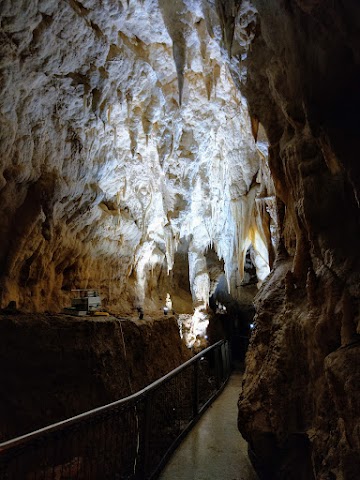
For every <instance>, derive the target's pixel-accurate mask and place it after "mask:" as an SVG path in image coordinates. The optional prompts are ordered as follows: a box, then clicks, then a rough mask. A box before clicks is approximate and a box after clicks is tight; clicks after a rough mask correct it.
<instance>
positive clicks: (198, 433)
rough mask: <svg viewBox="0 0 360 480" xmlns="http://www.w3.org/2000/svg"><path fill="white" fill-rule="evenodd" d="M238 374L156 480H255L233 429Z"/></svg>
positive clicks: (243, 442) (237, 393) (242, 446)
mask: <svg viewBox="0 0 360 480" xmlns="http://www.w3.org/2000/svg"><path fill="white" fill-rule="evenodd" d="M240 389H241V374H240V373H233V374H232V376H231V377H230V380H229V382H228V384H227V385H226V387H225V389H224V391H223V392H222V393H221V395H220V396H219V397H218V398H217V399H216V400H215V402H214V403H213V404H212V405H211V406H210V407H209V409H208V410H207V411H206V412H205V413H204V415H203V416H202V417H201V418H200V420H199V421H198V423H197V424H196V425H195V427H194V428H193V429H192V430H191V432H190V433H189V434H188V435H187V436H186V438H185V439H184V441H183V442H182V443H181V444H180V446H179V448H178V449H177V450H176V451H175V453H174V454H173V456H172V457H171V458H170V461H169V463H168V464H167V465H166V467H165V468H164V470H163V472H162V474H161V475H160V477H159V480H258V477H257V475H256V473H255V472H254V469H253V468H252V466H251V463H250V460H249V458H248V455H247V443H246V442H245V440H244V439H243V438H242V436H241V435H240V433H239V431H238V429H237V400H238V397H239V392H240Z"/></svg>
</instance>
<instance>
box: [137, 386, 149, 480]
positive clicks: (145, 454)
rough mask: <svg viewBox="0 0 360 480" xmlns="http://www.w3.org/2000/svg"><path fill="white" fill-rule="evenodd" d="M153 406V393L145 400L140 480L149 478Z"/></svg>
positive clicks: (139, 466) (139, 468) (139, 467)
mask: <svg viewBox="0 0 360 480" xmlns="http://www.w3.org/2000/svg"><path fill="white" fill-rule="evenodd" d="M151 406H152V392H149V394H148V395H146V397H145V398H144V420H143V432H142V433H141V432H139V434H140V438H142V441H141V444H140V456H139V462H138V468H137V469H136V478H137V479H138V480H144V479H145V478H147V473H148V471H147V470H148V465H149V447H150V429H151Z"/></svg>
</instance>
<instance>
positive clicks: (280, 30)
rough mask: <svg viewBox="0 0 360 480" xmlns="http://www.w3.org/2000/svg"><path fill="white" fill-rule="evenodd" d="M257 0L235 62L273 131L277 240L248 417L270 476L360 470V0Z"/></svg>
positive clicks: (259, 324) (347, 475)
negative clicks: (239, 64)
mask: <svg viewBox="0 0 360 480" xmlns="http://www.w3.org/2000/svg"><path fill="white" fill-rule="evenodd" d="M219 3H230V2H219ZM240 3H243V2H237V5H238V6H239V4H240ZM234 4H236V2H234ZM252 4H253V6H254V8H256V9H257V11H258V15H257V17H256V21H254V22H253V23H252V24H251V25H250V26H249V28H248V33H249V35H248V44H246V42H244V45H245V47H241V45H240V46H239V47H238V48H239V49H240V54H241V55H243V57H242V58H243V62H242V67H243V71H244V72H245V74H244V75H240V74H239V70H238V68H237V63H236V61H239V56H238V57H237V59H234V61H233V70H234V72H235V74H236V72H238V73H237V75H238V79H239V84H241V88H242V91H243V92H244V93H245V95H246V97H247V100H248V102H249V110H250V115H251V116H252V118H254V119H255V120H256V122H258V121H259V122H260V123H261V124H262V125H263V126H264V127H265V130H266V133H267V136H268V138H269V142H270V147H269V164H270V169H271V172H272V175H273V180H274V184H275V189H276V196H277V214H278V218H279V225H280V231H279V238H280V241H279V244H278V251H277V258H276V260H275V268H274V270H273V272H272V273H271V275H270V277H269V278H268V280H267V281H266V284H264V285H263V287H262V288H261V290H260V292H259V294H258V296H257V299H256V310H257V316H256V321H255V324H256V328H255V331H254V334H253V336H252V340H251V346H250V351H249V353H248V355H247V368H246V375H245V378H244V389H243V393H242V395H241V397H240V401H239V428H240V430H241V432H242V433H243V435H244V436H245V438H246V439H247V440H248V441H249V442H250V446H251V448H252V449H253V451H254V452H255V454H256V455H257V457H258V462H259V463H263V468H265V469H266V473H265V478H277V479H279V478H281V479H288V478H291V479H310V478H316V479H322V480H325V479H326V480H328V479H348V480H353V479H355V478H357V477H358V472H359V468H360V463H359V459H360V417H359V411H360V410H359V385H360V383H359V379H360V361H359V353H360V341H359V340H360V337H359V334H360V322H359V320H360V314H359V295H360V291H359V285H360V268H359V267H360V263H359V260H360V257H359V246H358V245H359V242H358V239H359V233H360V229H359V186H360V185H359V162H358V161H357V158H356V156H357V153H356V152H357V139H358V130H359V120H358V113H357V112H358V111H359V106H360V104H359V102H360V94H359V90H358V88H357V86H358V85H359V81H360V57H359V52H360V50H359V45H360V43H359V42H360V36H359V26H360V8H359V5H358V2H356V1H348V2H346V3H345V2H344V3H343V2H336V3H334V2H333V3H329V2H325V1H321V0H320V1H311V0H309V1H300V0H299V1H295V0H293V1H289V2H282V1H278V0H272V1H261V0H254V1H253V2H252ZM234 42H236V36H234ZM249 44H251V45H250V47H249V46H248V45H249ZM237 55H239V54H237ZM240 73H241V72H240Z"/></svg>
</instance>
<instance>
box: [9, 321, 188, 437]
mask: <svg viewBox="0 0 360 480" xmlns="http://www.w3.org/2000/svg"><path fill="white" fill-rule="evenodd" d="M0 320H1V321H0V336H1V342H2V348H1V353H0V382H1V392H2V393H1V398H0V441H4V440H8V439H10V438H13V437H15V436H17V435H20V434H24V433H28V432H30V431H33V430H35V429H37V428H40V427H44V426H46V425H49V424H51V423H54V422H57V421H60V420H64V419H66V418H69V417H71V416H74V415H77V414H79V413H82V412H85V411H87V410H90V409H92V408H95V407H98V406H101V405H105V404H107V403H110V402H113V401H115V400H118V399H120V398H123V397H126V396H128V395H130V394H132V393H135V392H137V391H138V390H140V389H141V388H144V387H145V386H146V385H148V384H149V383H151V382H153V381H155V380H156V379H158V378H160V377H162V376H163V375H165V374H166V373H168V372H170V371H171V370H173V369H174V368H176V367H177V366H179V365H180V364H181V363H183V362H184V361H186V360H188V359H189V358H190V357H191V354H190V351H189V350H188V349H187V348H186V347H185V344H184V343H183V342H182V340H180V337H179V327H178V324H177V321H176V319H175V317H170V316H169V317H163V318H159V319H158V320H153V321H150V320H149V319H146V321H137V320H129V319H127V320H124V319H120V318H119V319H116V318H114V317H106V318H105V319H104V318H103V319H99V318H96V317H93V318H89V319H84V318H76V317H70V316H66V315H62V316H60V315H58V316H57V315H44V314H43V315H39V314H37V315H30V314H28V315H17V316H16V315H7V316H1V317H0Z"/></svg>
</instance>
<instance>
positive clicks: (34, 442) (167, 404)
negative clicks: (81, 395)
mask: <svg viewBox="0 0 360 480" xmlns="http://www.w3.org/2000/svg"><path fill="white" fill-rule="evenodd" d="M229 373H230V362H229V347H228V343H227V342H226V341H223V340H222V341H220V342H218V343H216V344H215V345H212V346H211V347H209V348H207V349H205V350H203V351H202V352H201V353H199V354H198V355H196V356H195V357H193V358H192V359H191V360H189V361H187V362H186V363H184V364H183V365H181V366H180V367H178V368H176V369H175V370H173V371H172V372H170V373H169V374H168V375H166V376H165V377H162V378H161V379H159V380H157V381H156V382H154V383H152V384H151V385H149V386H148V387H146V388H144V389H143V390H141V391H139V392H138V393H136V394H134V395H131V396H130V397H126V398H124V399H122V400H119V401H117V402H114V403H111V404H109V405H106V406H104V407H99V408H96V409H94V410H91V411H89V412H86V413H83V414H81V415H78V416H76V417H73V418H70V419H68V420H65V421H63V422H59V423H56V424H54V425H51V426H49V427H46V428H43V429H41V430H37V431H36V432H32V433H29V434H27V435H24V436H21V437H18V438H15V439H13V440H9V441H8V442H4V443H1V444H0V480H70V479H71V480H73V479H74V480H75V479H76V480H106V479H108V480H125V479H134V480H135V479H136V480H145V479H153V478H156V477H157V476H158V474H159V472H160V471H161V469H162V467H163V466H164V464H165V463H166V460H167V459H168V457H169V456H170V454H171V453H172V452H173V451H174V449H175V448H176V446H177V445H178V443H179V442H180V440H181V439H182V437H183V436H184V435H185V434H186V433H187V432H188V431H189V430H190V428H191V427H192V425H193V424H194V423H195V422H196V420H197V419H198V418H199V416H200V415H201V413H202V412H203V411H204V409H205V408H206V407H207V406H208V405H209V404H210V403H211V402H212V400H213V399H214V398H215V397H216V396H217V395H218V393H219V392H220V391H221V389H222V388H223V386H224V385H225V383H226V381H227V379H228V377H229Z"/></svg>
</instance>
